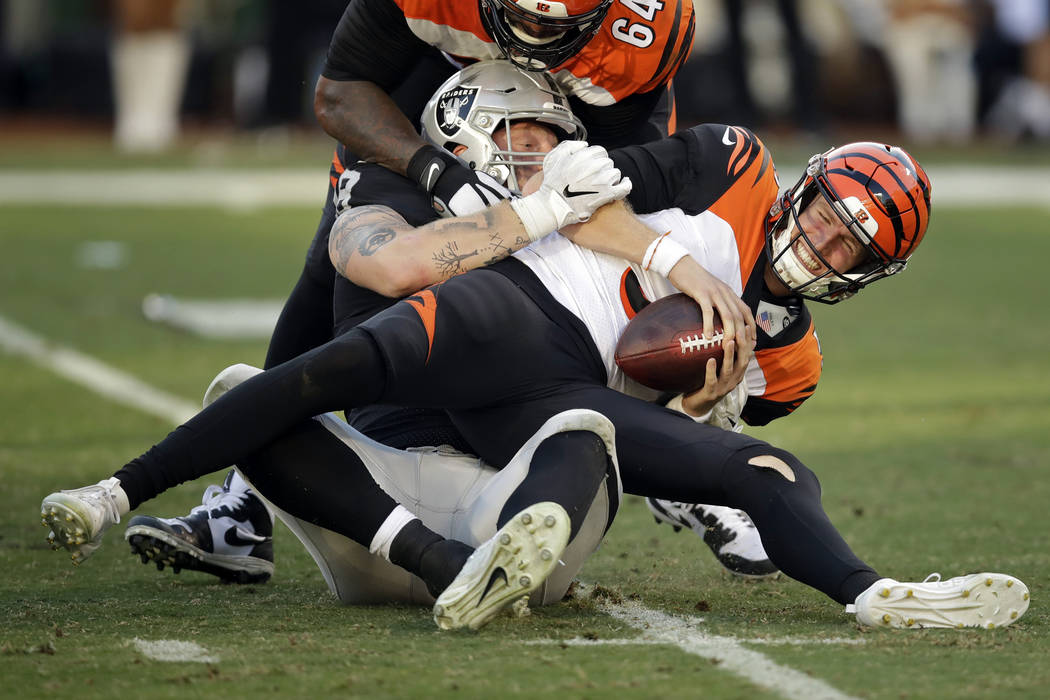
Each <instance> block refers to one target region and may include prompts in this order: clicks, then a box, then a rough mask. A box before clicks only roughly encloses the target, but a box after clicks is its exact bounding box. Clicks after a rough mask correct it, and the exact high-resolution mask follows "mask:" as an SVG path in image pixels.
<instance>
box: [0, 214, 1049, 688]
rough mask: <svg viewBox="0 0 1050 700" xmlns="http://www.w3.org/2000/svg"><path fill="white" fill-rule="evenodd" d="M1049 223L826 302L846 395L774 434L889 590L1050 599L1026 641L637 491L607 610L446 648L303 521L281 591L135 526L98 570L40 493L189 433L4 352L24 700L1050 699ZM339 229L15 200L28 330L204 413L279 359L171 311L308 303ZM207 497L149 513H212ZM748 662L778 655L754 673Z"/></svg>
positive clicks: (11, 552) (282, 557)
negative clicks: (845, 579) (238, 382)
mask: <svg viewBox="0 0 1050 700" xmlns="http://www.w3.org/2000/svg"><path fill="white" fill-rule="evenodd" d="M1046 215H1047V212H1046V211H1045V210H1042V209H1031V210H1006V209H987V210H985V209H967V210H950V209H944V210H940V211H937V210H935V215H934V219H933V225H932V228H931V231H930V233H929V237H928V239H927V243H926V244H924V248H923V250H921V251H920V252H919V253H918V254H917V256H916V258H915V260H914V264H913V266H912V269H909V270H908V272H907V273H906V274H904V275H903V276H902V277H901V278H900V279H899V280H895V281H893V282H887V283H883V284H882V285H879V286H876V287H874V288H872V289H871V290H869V291H868V292H867V293H865V294H863V295H861V296H860V297H859V298H858V299H856V300H854V301H852V302H849V303H847V304H845V305H842V306H839V307H835V308H825V307H818V308H815V309H814V313H815V315H816V317H817V323H818V328H819V330H820V338H821V342H822V345H823V349H824V354H825V366H824V369H825V375H824V379H823V380H822V382H821V389H820V391H818V392H817V394H816V396H815V397H814V398H813V399H811V400H810V401H809V402H807V404H806V405H805V406H804V407H803V408H801V409H800V410H799V411H798V412H797V413H796V414H795V415H794V416H792V417H791V418H789V419H786V420H782V421H780V422H779V424H774V425H773V426H770V427H768V428H766V429H763V430H761V431H756V433H757V434H759V435H760V436H761V437H763V438H765V439H768V440H771V441H773V442H775V443H777V444H779V445H782V446H784V447H786V448H788V449H790V450H792V451H794V452H795V453H796V454H798V455H799V456H800V457H801V458H802V459H803V460H804V461H806V463H807V464H809V465H810V466H811V467H813V468H814V469H815V471H816V472H817V473H818V474H819V475H820V476H821V479H822V483H823V488H824V503H825V507H826V508H827V510H828V512H829V514H830V515H831V517H832V519H833V520H834V521H835V522H836V523H837V524H838V525H839V527H840V528H841V530H842V532H843V533H844V535H845V537H846V538H847V540H848V541H849V542H850V543H851V544H852V545H853V546H854V548H855V549H856V551H857V552H858V553H860V554H861V556H863V557H865V558H866V559H867V560H868V561H869V562H870V563H872V564H873V565H874V566H875V567H876V568H877V569H879V570H880V571H882V572H883V573H884V574H886V575H890V576H894V577H896V578H898V579H902V580H919V579H922V578H923V577H925V576H926V574H928V573H930V572H932V571H939V572H941V573H942V574H944V575H945V576H946V577H947V576H951V575H956V574H961V573H966V572H971V571H980V570H993V571H1003V572H1008V573H1011V574H1014V575H1016V576H1018V577H1019V578H1021V579H1022V580H1024V581H1025V582H1026V583H1027V584H1028V586H1029V587H1030V589H1031V591H1032V596H1033V602H1032V606H1031V609H1030V611H1029V612H1028V614H1027V615H1026V617H1024V618H1023V619H1022V620H1021V621H1020V622H1019V623H1017V624H1015V625H1013V626H1011V627H1008V628H1005V629H1000V630H993V631H970V630H967V631H954V630H951V631H948V630H920V631H908V632H903V631H882V630H870V629H863V628H860V627H858V626H857V625H856V624H854V622H853V620H852V617H851V616H847V615H845V614H843V613H842V611H841V608H840V606H838V605H836V604H834V603H832V602H830V601H829V600H827V599H825V598H824V597H823V596H822V595H821V594H819V593H816V592H815V591H812V590H809V589H807V588H805V587H803V586H802V585H801V584H798V583H796V582H793V581H790V580H787V579H781V580H777V581H772V582H759V583H752V582H743V581H739V580H735V579H732V578H730V577H727V576H725V575H723V574H722V573H721V570H720V568H719V567H718V565H717V563H716V562H715V560H714V559H713V557H711V556H710V555H709V553H708V551H707V549H706V547H704V546H703V544H702V543H701V542H700V541H699V539H698V538H696V537H695V536H693V535H691V534H689V533H678V534H674V533H672V531H671V530H670V529H669V528H667V527H666V526H662V527H659V528H658V527H656V526H655V525H654V524H653V523H652V519H651V518H650V517H649V515H648V511H647V510H646V508H645V506H644V504H643V503H642V501H641V500H640V499H638V498H630V499H628V501H627V502H626V504H625V506H624V508H623V509H622V511H621V515H620V517H619V519H618V521H617V522H616V524H615V525H614V527H613V529H612V531H611V532H610V534H609V537H608V538H607V540H606V543H605V545H604V546H603V548H602V549H601V550H600V551H599V552H598V553H597V555H595V556H594V557H593V558H592V559H591V561H590V562H589V563H588V564H587V566H586V568H585V569H584V571H583V579H584V580H585V581H586V582H587V583H588V584H591V585H598V586H600V589H599V590H601V591H602V592H603V595H602V596H600V597H595V596H594V595H593V594H592V592H593V590H594V589H584V590H583V591H582V592H580V593H579V594H578V595H577V596H576V597H575V598H573V599H572V600H567V601H566V602H564V603H562V604H559V605H556V606H552V607H548V608H542V609H537V610H534V611H533V612H532V614H531V616H529V617H525V618H522V619H511V618H509V617H505V618H500V619H498V620H496V621H495V622H493V623H492V624H490V625H489V626H487V627H486V628H484V629H483V630H481V631H480V632H479V633H466V634H462V633H441V632H439V631H438V630H437V629H436V628H435V626H434V625H433V622H432V621H431V618H430V612H429V610H427V609H423V608H412V607H403V606H376V607H361V608H352V607H341V606H339V605H337V604H336V603H335V602H333V599H332V598H331V597H330V595H329V593H328V591H327V588H326V586H325V584H324V581H323V580H322V578H321V576H320V575H319V573H318V572H317V571H316V569H315V568H314V566H313V563H312V561H311V560H310V559H309V557H308V556H307V555H306V553H305V551H304V550H302V548H301V547H300V546H299V544H298V542H297V541H296V540H295V539H294V537H292V536H291V535H290V533H289V532H288V531H287V530H285V529H284V528H283V527H281V526H278V532H277V535H276V547H277V556H278V566H277V572H276V574H275V576H274V578H273V579H272V580H271V581H270V582H269V583H267V584H265V585H261V586H251V587H238V586H228V585H226V586H224V585H218V584H216V583H213V579H211V578H210V577H208V576H205V575H202V574H197V573H194V572H183V573H182V574H180V575H178V576H173V575H172V574H171V572H170V571H164V572H157V571H156V570H154V569H153V568H150V567H145V566H142V565H141V564H140V563H139V561H138V560H137V559H136V558H133V557H132V556H130V555H129V553H128V550H127V547H126V545H125V544H124V542H123V541H122V537H121V535H122V530H123V527H122V526H117V527H116V528H114V530H115V531H113V532H110V533H108V535H107V538H106V541H105V545H104V546H103V547H102V549H101V550H99V552H98V553H97V554H96V555H95V556H94V557H93V558H91V559H90V560H89V561H88V562H86V563H85V564H84V565H83V566H81V567H79V568H77V569H74V568H73V567H72V566H71V565H70V562H69V558H68V555H67V554H65V553H64V552H63V553H54V552H51V551H50V550H49V549H48V547H47V545H46V543H45V541H44V536H45V533H46V531H45V529H44V528H42V527H41V526H40V524H39V517H38V507H39V503H40V499H41V498H42V497H43V496H44V495H46V494H47V493H48V492H49V491H51V490H54V489H57V488H72V487H74V486H80V485H83V484H85V483H89V482H94V481H96V480H98V479H101V478H104V477H107V476H109V475H110V474H111V473H112V472H113V471H114V470H115V469H117V468H118V467H119V466H120V465H122V464H123V463H124V462H125V461H127V459H129V458H130V457H133V456H135V455H137V454H138V453H140V452H141V451H143V450H144V449H146V448H148V447H149V446H150V445H152V444H153V443H155V442H156V441H157V440H159V439H160V438H161V437H162V436H163V435H164V434H165V433H166V432H167V431H168V430H169V429H170V428H171V427H173V426H172V424H171V422H170V421H168V420H163V419H160V418H157V417H153V416H150V415H147V414H145V413H142V412H140V411H138V410H135V409H133V408H129V407H126V406H122V405H119V404H116V403H113V402H111V401H109V400H107V399H105V398H102V397H101V396H99V395H97V394H95V393H92V392H90V391H88V390H87V389H85V388H83V387H81V386H78V385H76V384H74V383H72V382H70V381H68V380H66V379H63V378H61V377H59V376H56V375H55V374H54V373H52V372H50V371H48V370H47V369H45V368H43V367H39V366H37V365H35V364H33V363H31V362H29V361H28V360H27V359H25V358H24V357H21V356H19V355H16V354H5V353H3V352H0V379H2V381H0V386H2V397H3V400H2V403H0V474H2V477H0V572H2V573H0V611H2V619H3V621H4V624H3V626H2V628H0V678H2V684H0V696H3V697H19V698H35V697H55V696H73V695H74V694H75V696H76V697H78V698H94V697H100V698H101V697H178V698H184V697H205V696H207V697H213V696H216V695H221V696H225V697H248V696H257V695H261V694H269V695H279V696H286V697H306V696H326V697H350V696H361V697H369V698H375V697H404V696H416V697H476V696H482V695H486V696H491V695H496V694H500V695H511V696H528V697H543V696H552V697H553V696H555V694H556V695H557V696H558V697H572V698H577V697H609V696H610V695H612V694H616V695H617V696H618V697H624V698H627V697H639V698H641V697H671V696H679V697H697V696H705V697H711V698H760V697H781V696H783V697H802V696H803V695H805V696H813V697H821V696H825V697H845V696H853V697H863V698H894V699H896V698H933V697H939V698H940V697H943V698H1003V697H1010V698H1042V697H1046V694H1047V690H1046V689H1047V688H1050V667H1048V665H1047V663H1046V660H1047V659H1048V658H1050V614H1048V612H1047V610H1048V608H1047V603H1046V601H1047V599H1048V596H1050V526H1048V523H1047V517H1046V513H1047V504H1048V503H1050V360H1048V354H1047V347H1048V346H1050V307H1048V306H1047V305H1046V303H1045V301H1044V297H1045V293H1046V289H1047V286H1046V282H1045V265H1046V261H1047V260H1048V259H1050V230H1048V227H1047V224H1046ZM315 223H316V211H315V210H314V209H311V208H309V207H302V208H288V209H265V210H261V211H258V212H253V213H230V212H228V211H225V210H220V209H204V208H200V209H193V208H180V209H171V210H160V209H142V208H133V207H124V208H92V207H69V206H66V207H61V208H55V209H51V210H48V209H45V208H42V207H29V206H14V205H9V206H3V207H0V250H2V251H3V252H2V259H3V260H2V262H0V317H2V318H4V319H7V320H8V321H11V322H14V323H17V324H19V325H20V326H22V327H23V328H25V329H28V330H30V331H31V332H33V333H35V334H37V335H39V336H42V337H44V338H46V339H48V340H49V341H52V342H54V343H58V344H61V345H64V346H68V347H71V348H74V349H76V350H78V351H80V352H82V353H85V354H87V355H90V356H92V357H94V358H96V359H98V360H100V361H102V362H105V363H107V364H109V365H111V366H113V367H116V368H118V369H120V370H123V371H125V372H127V373H129V374H131V375H134V376H135V377H137V378H139V379H141V380H142V381H144V382H146V383H148V384H150V385H152V386H155V387H157V388H159V389H162V390H164V391H166V392H169V393H172V394H174V395H176V396H179V397H182V398H184V399H185V400H186V401H192V402H195V401H198V400H199V397H200V394H201V393H202V392H203V389H204V388H205V387H206V386H207V384H208V382H209V381H210V379H211V377H212V376H213V375H214V374H215V373H216V372H217V371H218V370H220V369H221V368H223V367H225V366H226V365H229V364H231V363H234V362H240V361H245V362H250V363H255V364H259V363H261V362H262V358H263V354H264V350H265V342H264V341H262V340H251V341H236V342H231V341H208V340H202V339H199V338H195V337H193V336H190V335H188V334H184V333H180V332H178V331H175V330H172V329H170V328H167V327H162V326H158V325H155V324H152V323H150V322H148V321H146V320H145V319H144V318H143V316H142V314H141V301H142V299H143V297H144V296H145V295H146V294H148V293H151V292H162V293H170V294H173V295H176V296H182V297H190V298H233V297H266V298H279V297H283V296H284V295H285V294H286V293H287V291H288V290H289V289H290V288H291V286H292V284H293V282H294V281H295V279H296V277H297V276H298V272H299V269H300V265H301V260H302V257H303V254H304V252H305V248H306V244H307V241H308V240H309V237H310V236H311V234H312V231H313V227H314V225H315ZM99 240H105V241H117V242H120V243H122V244H124V246H125V251H126V256H127V261H128V263H129V264H127V265H124V266H122V267H119V268H117V269H90V268H85V267H82V266H80V265H78V263H77V260H78V255H79V252H78V251H79V250H80V246H81V245H82V244H83V243H84V242H87V241H99ZM203 485H204V482H200V483H196V484H187V485H184V486H182V487H180V488H179V489H176V490H173V491H171V492H169V493H167V494H165V495H164V496H163V497H161V498H159V499H157V500H156V501H153V502H150V503H148V504H146V506H145V507H144V508H143V509H141V511H140V512H145V513H153V514H159V515H175V514H181V513H184V512H186V511H187V510H188V509H189V508H190V507H192V506H193V505H195V504H197V503H199V498H200V494H201V491H202V488H203ZM632 606H644V608H645V610H646V611H649V612H648V613H647V614H648V615H649V616H650V617H649V618H647V619H649V620H650V621H651V622H650V626H649V629H639V628H638V627H637V626H635V625H633V624H632V623H631V622H630V621H629V620H626V619H625V618H624V617H623V613H624V611H625V610H630V609H632ZM658 614H663V615H665V616H668V615H669V616H674V618H673V619H672V620H670V621H669V618H666V617H658V616H657V615H658ZM652 621H655V622H652ZM672 633H673V634H672ZM674 635H678V636H674ZM135 640H146V641H157V640H181V641H185V642H193V643H195V644H197V645H200V647H203V648H204V649H205V650H206V653H207V655H208V656H209V657H211V658H212V661H211V662H187V661H183V662H164V661H158V660H154V659H151V658H150V657H148V656H146V655H145V654H143V653H141V652H140V651H139V650H138V647H137V646H136V642H135ZM719 650H722V651H724V650H738V651H737V652H734V653H736V656H732V655H730V657H726V658H722V657H720V656H719V654H720V653H721V652H720V651H719ZM741 654H744V655H746V654H751V655H752V656H751V657H750V661H749V662H748V663H747V664H745V669H744V670H743V671H742V672H741V671H738V670H737V667H736V666H735V665H734V661H733V659H734V658H741ZM215 659H218V660H217V661H216V660H215ZM758 668H766V669H767V670H769V672H770V673H772V674H773V675H771V676H768V675H767V676H764V678H766V685H765V687H760V686H759V685H756V681H754V680H748V678H751V679H754V678H756V675H755V674H754V673H752V671H754V669H758ZM748 669H750V671H749V670H748ZM799 678H801V679H803V681H804V684H803V685H802V686H799V685H797V684H796V682H795V681H796V680H797V679H799ZM805 683H809V684H810V685H805ZM821 683H823V684H826V685H820V684H821ZM814 688H817V689H816V690H814ZM821 689H823V690H821Z"/></svg>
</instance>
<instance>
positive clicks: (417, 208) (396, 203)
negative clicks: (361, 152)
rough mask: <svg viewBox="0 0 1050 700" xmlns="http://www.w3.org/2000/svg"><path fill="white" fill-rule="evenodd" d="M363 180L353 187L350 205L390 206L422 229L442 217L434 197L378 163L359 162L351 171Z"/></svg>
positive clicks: (350, 168) (351, 167) (350, 192)
mask: <svg viewBox="0 0 1050 700" xmlns="http://www.w3.org/2000/svg"><path fill="white" fill-rule="evenodd" d="M347 170H350V171H356V172H357V173H359V174H360V177H359V178H358V179H357V181H356V182H354V183H353V185H352V186H351V187H350V191H349V196H350V199H349V206H351V207H363V206H368V205H370V204H380V205H382V206H384V207H390V208H391V209H393V210H394V211H396V212H397V213H398V214H400V215H401V216H402V217H404V219H405V221H407V222H408V223H409V224H411V225H412V226H422V225H423V224H427V223H430V222H431V221H433V220H434V219H436V218H438V215H437V212H435V211H434V206H433V204H431V202H430V195H428V194H427V193H426V192H424V191H423V190H422V189H420V187H419V185H418V184H416V183H415V182H413V181H412V180H409V179H408V178H407V177H404V176H402V175H398V174H397V173H395V172H392V171H390V170H388V169H386V168H384V167H383V166H381V165H376V164H375V163H360V162H359V163H355V164H354V165H352V166H350V167H348V168H347Z"/></svg>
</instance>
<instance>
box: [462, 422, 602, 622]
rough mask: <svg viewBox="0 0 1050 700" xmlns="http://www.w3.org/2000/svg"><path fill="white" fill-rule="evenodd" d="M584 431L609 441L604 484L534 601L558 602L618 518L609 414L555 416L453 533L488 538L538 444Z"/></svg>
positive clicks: (491, 483) (467, 538)
mask: <svg viewBox="0 0 1050 700" xmlns="http://www.w3.org/2000/svg"><path fill="white" fill-rule="evenodd" d="M580 430H583V431H588V432H592V433H594V434H595V435H597V436H598V437H599V438H601V440H602V442H603V443H604V444H605V451H606V455H607V456H608V460H607V465H608V466H607V468H608V476H607V478H606V481H605V487H604V488H599V490H598V493H597V494H596V495H595V498H594V502H593V503H592V504H591V508H590V510H589V511H588V512H587V515H586V517H585V518H584V521H583V525H582V527H581V528H580V531H579V532H578V533H577V534H576V537H574V538H573V539H572V541H571V542H569V546H568V547H567V548H566V549H565V552H564V553H563V554H562V557H561V561H562V562H564V565H563V566H558V567H557V568H556V569H555V570H554V573H552V574H551V575H550V576H549V577H548V578H547V580H546V581H545V582H544V585H543V586H541V587H540V588H539V589H537V590H536V591H535V592H534V593H533V594H532V597H531V599H530V603H531V604H532V605H548V604H550V603H556V602H558V601H559V600H561V599H562V598H563V597H564V596H565V592H566V591H567V590H568V588H569V584H570V583H572V580H573V578H575V576H576V575H577V574H578V573H579V571H580V569H581V568H583V564H584V562H585V561H586V560H587V558H588V557H590V555H591V554H592V553H593V552H594V551H595V550H596V549H597V548H598V545H599V544H601V541H602V538H603V537H604V536H605V532H606V531H607V530H608V528H609V526H610V525H611V524H612V521H613V518H614V517H615V516H616V511H617V509H618V508H619V504H620V500H621V498H622V497H623V484H622V482H621V480H620V469H619V464H618V462H617V460H616V430H615V428H614V427H613V425H612V422H611V421H610V420H609V419H608V418H606V417H605V416H603V415H602V414H600V413H598V412H596V411H591V410H589V409H572V410H569V411H563V412H562V413H559V414H557V415H555V416H552V417H551V418H550V419H548V420H547V422H546V423H544V424H543V426H541V427H540V429H539V430H538V431H537V432H536V433H535V434H534V435H533V436H532V437H531V438H530V439H529V440H528V442H526V443H525V444H524V445H523V446H522V447H521V449H520V450H518V452H517V453H516V454H515V455H514V457H513V458H512V459H511V460H510V462H509V463H508V464H507V466H506V467H504V468H503V469H502V470H500V471H499V472H497V473H496V474H495V475H494V476H493V477H492V478H491V479H489V481H488V483H487V484H486V485H485V488H484V490H483V491H482V492H481V493H479V494H478V496H477V498H476V499H475V500H474V501H473V502H472V503H471V505H470V511H469V517H468V519H467V520H466V521H463V522H462V523H461V528H459V529H457V531H455V532H453V533H452V536H453V537H454V538H455V539H459V540H462V541H464V542H469V543H471V544H473V543H474V542H484V541H485V540H486V539H488V538H489V537H491V536H492V535H494V534H495V533H496V529H497V528H496V522H497V519H498V518H499V515H500V512H501V511H502V510H503V505H504V504H505V503H506V502H507V499H508V498H509V497H510V495H511V494H512V493H513V492H514V490H515V489H517V487H518V486H519V485H520V484H521V482H522V480H524V478H525V476H526V475H527V474H528V471H529V465H530V464H531V462H532V457H533V454H534V453H535V452H536V448H537V447H539V445H540V443H541V442H543V441H544V440H546V439H547V438H549V437H551V436H552V435H555V434H557V433H563V432H572V431H580Z"/></svg>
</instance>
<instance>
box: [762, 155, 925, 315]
mask: <svg viewBox="0 0 1050 700" xmlns="http://www.w3.org/2000/svg"><path fill="white" fill-rule="evenodd" d="M816 197H824V198H825V199H826V200H827V201H828V202H829V203H830V204H831V207H832V209H834V211H835V213H836V214H838V217H839V218H840V219H841V220H842V223H843V224H845V225H846V227H847V228H848V229H849V231H850V233H852V234H853V236H854V237H856V239H857V240H858V241H859V242H860V244H861V245H862V246H863V247H864V248H865V249H866V250H867V252H868V256H867V258H866V260H865V261H864V262H862V263H861V264H859V265H857V266H856V267H854V268H853V269H851V270H836V269H834V268H833V267H832V266H831V265H829V264H828V262H827V260H825V259H824V257H823V256H821V255H820V252H819V251H818V250H817V248H816V246H814V245H813V243H812V242H811V241H810V239H809V236H808V235H807V233H806V231H805V230H804V228H803V226H802V225H801V222H800V221H799V214H800V213H801V212H802V211H803V210H804V209H805V208H806V207H807V206H809V204H810V203H811V202H812V201H814V199H815V198H816ZM929 220H930V180H929V178H928V177H927V176H926V172H925V171H924V170H923V169H922V166H921V165H919V163H918V162H917V161H916V160H915V159H914V158H912V157H911V156H910V155H909V154H908V153H907V152H906V151H904V149H902V148H899V147H897V146H890V145H887V144H880V143H871V142H861V143H851V144H847V145H845V146H841V147H839V148H833V149H831V150H829V151H827V152H826V153H822V154H818V155H815V156H813V157H812V158H810V160H809V165H808V166H807V167H806V172H805V173H804V174H803V175H802V178H801V179H800V180H799V181H798V182H797V183H796V184H795V186H794V187H792V188H790V189H789V190H787V192H785V193H784V195H783V196H782V197H781V198H780V199H779V201H778V202H777V203H776V204H774V205H773V207H772V208H771V209H770V212H769V217H768V218H767V220H766V255H767V256H768V257H769V262H770V263H771V265H772V267H773V271H774V272H775V273H776V275H777V277H779V278H780V281H781V282H783V283H784V284H785V285H787V286H788V287H789V288H790V289H791V291H792V292H794V293H795V294H798V295H799V296H802V297H804V298H806V299H812V300H814V301H820V302H823V303H827V304H834V303H836V302H839V301H842V300H843V299H847V298H849V297H851V296H853V295H854V294H856V293H857V292H858V291H859V290H860V289H862V288H863V287H865V286H867V285H869V284H871V283H872V282H874V281H876V280H880V279H882V278H883V277H888V276H889V275H893V274H896V273H898V272H900V271H901V270H903V269H904V268H905V266H906V265H907V263H908V259H909V258H910V257H911V255H912V253H914V252H915V249H916V248H917V247H918V245H919V242H920V241H922V238H923V236H924V235H925V233H926V226H927V224H928V223H929ZM797 246H806V247H807V249H808V250H807V255H808V256H812V257H814V258H816V259H817V260H819V261H820V263H821V264H822V265H823V266H824V267H825V268H827V269H826V271H824V272H822V273H820V274H817V275H814V274H813V273H811V272H810V271H809V270H808V269H807V268H806V266H805V265H804V264H803V262H802V260H801V259H800V258H799V255H798V252H797V250H796V248H797Z"/></svg>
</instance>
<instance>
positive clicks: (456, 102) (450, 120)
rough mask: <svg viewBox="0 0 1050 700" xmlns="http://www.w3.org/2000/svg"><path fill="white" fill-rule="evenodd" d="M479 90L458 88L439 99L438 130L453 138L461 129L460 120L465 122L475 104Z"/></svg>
mask: <svg viewBox="0 0 1050 700" xmlns="http://www.w3.org/2000/svg"><path fill="white" fill-rule="evenodd" d="M477 92H478V89H477V88H456V89H455V90H449V91H448V92H446V93H445V94H443V95H442V96H441V97H440V98H438V128H440V129H441V132H442V133H443V134H445V136H448V137H449V138H452V137H453V136H455V135H456V131H457V130H458V129H459V122H460V120H465V119H466V118H467V115H468V114H470V108H471V106H472V105H473V104H474V96H475V95H477Z"/></svg>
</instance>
